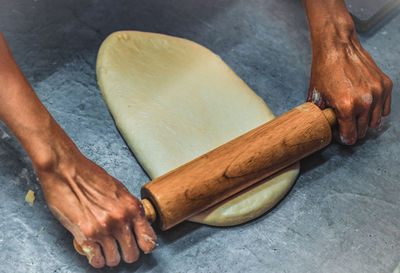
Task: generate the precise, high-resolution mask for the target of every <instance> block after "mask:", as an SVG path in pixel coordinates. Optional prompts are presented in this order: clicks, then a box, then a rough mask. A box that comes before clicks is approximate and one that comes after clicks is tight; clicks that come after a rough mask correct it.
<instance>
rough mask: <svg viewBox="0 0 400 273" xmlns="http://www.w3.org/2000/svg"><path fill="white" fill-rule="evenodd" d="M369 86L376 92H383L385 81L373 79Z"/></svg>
mask: <svg viewBox="0 0 400 273" xmlns="http://www.w3.org/2000/svg"><path fill="white" fill-rule="evenodd" d="M369 86H370V88H371V90H373V91H375V92H381V91H383V89H384V86H383V83H382V81H381V80H376V79H375V80H372V81H371V82H370V83H369Z"/></svg>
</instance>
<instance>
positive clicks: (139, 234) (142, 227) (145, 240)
mask: <svg viewBox="0 0 400 273" xmlns="http://www.w3.org/2000/svg"><path fill="white" fill-rule="evenodd" d="M133 229H134V231H135V234H136V239H137V242H138V245H139V247H140V249H142V250H143V252H144V253H145V254H147V253H149V252H151V251H152V250H153V249H154V248H155V247H156V245H157V236H156V234H155V232H154V230H153V228H152V227H151V225H150V223H149V222H148V221H147V220H146V218H145V217H144V213H142V214H141V215H140V217H136V219H134V220H133Z"/></svg>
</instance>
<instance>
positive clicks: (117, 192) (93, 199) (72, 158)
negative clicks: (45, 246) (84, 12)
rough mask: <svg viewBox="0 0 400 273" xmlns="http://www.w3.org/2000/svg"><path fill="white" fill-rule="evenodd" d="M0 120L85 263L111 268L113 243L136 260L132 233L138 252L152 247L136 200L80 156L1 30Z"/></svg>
mask: <svg viewBox="0 0 400 273" xmlns="http://www.w3.org/2000/svg"><path fill="white" fill-rule="evenodd" d="M0 119H1V120H2V121H4V123H5V124H6V126H7V127H8V128H9V129H10V131H11V132H12V133H13V134H14V135H15V136H16V137H17V138H18V140H19V141H20V143H21V144H22V146H23V147H24V149H25V150H26V152H27V153H28V155H29V157H30V159H31V160H32V163H33V166H34V168H35V171H36V173H37V175H38V177H39V180H40V183H41V186H42V190H43V193H44V195H45V198H46V201H47V203H48V207H49V208H50V210H51V212H52V213H53V214H54V216H56V218H57V219H58V220H59V221H60V222H61V223H62V224H63V225H64V227H65V228H67V229H68V230H69V231H70V232H71V233H72V234H73V235H74V237H75V239H76V240H77V242H78V243H79V244H80V245H81V246H82V248H83V249H84V250H85V252H86V256H87V257H88V259H89V262H90V264H91V265H93V266H94V267H102V266H104V264H105V263H106V264H107V265H109V266H114V265H117V264H118V263H119V261H120V255H119V252H118V247H117V244H116V240H118V242H119V244H120V246H121V249H122V256H123V258H124V260H125V261H126V262H134V261H136V260H137V259H138V256H139V250H138V248H137V245H136V242H135V236H134V234H136V238H137V242H138V245H139V246H140V248H141V249H142V250H143V251H144V252H150V251H151V250H153V249H154V247H155V242H156V236H155V233H154V231H153V229H152V228H151V226H150V224H149V223H148V222H147V220H146V219H145V217H144V211H143V208H142V207H141V205H140V202H139V200H138V199H136V198H135V197H134V196H132V195H131V194H130V193H129V191H128V190H127V189H126V188H125V187H124V185H123V184H122V183H121V182H119V181H118V180H116V179H115V178H113V177H111V176H110V175H108V174H107V172H106V171H105V170H103V169H102V168H101V167H99V166H98V165H96V164H95V163H93V162H92V161H90V160H89V159H87V158H86V157H85V156H84V155H83V154H81V153H80V151H79V150H78V148H77V147H76V146H75V144H74V143H73V142H72V140H71V139H70V138H69V137H68V136H67V134H66V133H65V132H64V131H63V130H62V129H61V127H60V126H59V125H58V124H57V123H56V121H55V120H54V119H53V118H52V117H51V115H50V114H49V112H48V111H47V110H46V108H45V107H44V106H43V104H42V103H41V102H40V100H39V99H38V97H37V96H36V94H35V92H34V91H33V90H32V88H31V86H30V85H29V83H28V82H27V80H26V79H25V77H24V76H23V74H22V72H21V71H20V69H19V67H18V65H17V64H16V63H15V61H14V59H13V57H12V55H11V52H10V50H9V49H8V47H7V44H6V41H5V39H4V37H3V35H2V34H1V32H0ZM100 246H101V247H102V249H103V253H104V256H105V257H103V255H102V253H101V251H100ZM104 258H105V259H104Z"/></svg>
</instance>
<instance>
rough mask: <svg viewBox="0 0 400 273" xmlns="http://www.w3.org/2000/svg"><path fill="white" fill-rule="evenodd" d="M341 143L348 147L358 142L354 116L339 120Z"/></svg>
mask: <svg viewBox="0 0 400 273" xmlns="http://www.w3.org/2000/svg"><path fill="white" fill-rule="evenodd" d="M338 124H339V131H340V136H339V138H340V141H341V142H342V143H343V144H346V145H352V144H354V143H355V142H356V141H357V130H356V120H355V118H354V116H350V117H346V118H342V119H340V118H338Z"/></svg>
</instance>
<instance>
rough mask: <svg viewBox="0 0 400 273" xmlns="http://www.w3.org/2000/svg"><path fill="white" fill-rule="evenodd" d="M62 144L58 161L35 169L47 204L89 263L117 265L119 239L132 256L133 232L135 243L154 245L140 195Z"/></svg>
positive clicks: (136, 254) (124, 251)
mask: <svg viewBox="0 0 400 273" xmlns="http://www.w3.org/2000/svg"><path fill="white" fill-rule="evenodd" d="M63 147H64V148H63V149H64V151H63V153H61V154H60V153H59V152H58V155H59V156H57V157H55V158H58V159H57V160H56V162H55V161H54V160H53V161H52V162H51V163H47V164H46V165H45V166H43V167H38V166H35V169H36V172H37V174H38V176H39V179H40V182H41V184H42V189H43V192H44V195H45V198H46V201H47V203H48V207H49V208H50V210H51V212H52V213H53V214H54V216H55V217H56V218H57V219H58V220H59V221H60V222H61V224H63V226H64V227H65V228H67V229H68V230H69V231H70V232H71V233H72V234H73V236H74V237H75V239H76V241H77V242H78V244H79V245H80V246H81V247H82V249H83V250H84V252H85V253H86V256H87V258H88V260H89V263H90V264H91V265H92V266H93V267H96V268H100V267H103V266H104V264H107V265H108V266H116V265H117V264H118V263H119V262H120V254H119V251H118V246H117V241H118V243H119V245H120V247H121V251H122V257H123V259H124V261H125V262H127V263H132V262H134V261H136V260H137V259H138V257H139V250H138V247H137V245H136V242H135V236H134V233H135V234H136V240H137V243H138V245H139V247H140V248H141V249H142V250H143V251H144V252H145V253H148V252H150V251H152V250H153V249H154V248H155V246H156V235H155V233H154V231H153V229H152V227H151V226H150V224H149V222H148V221H147V220H146V218H145V216H144V211H143V208H142V206H141V203H140V201H139V200H138V199H136V198H135V197H134V196H132V195H131V194H130V193H129V191H128V190H127V189H126V188H125V186H124V185H123V184H122V183H121V182H119V181H118V180H116V179H115V178H113V177H111V176H110V175H109V174H107V172H106V171H105V170H103V169H102V168H101V167H99V166H98V165H96V164H95V163H93V162H92V161H90V160H89V159H87V158H86V157H84V156H83V155H82V154H81V153H80V152H79V151H78V150H77V148H76V147H75V146H74V145H73V144H72V145H71V146H70V147H68V146H63ZM71 151H72V152H71ZM100 246H101V248H102V249H103V253H104V256H105V257H103V255H102V253H101V250H100Z"/></svg>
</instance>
